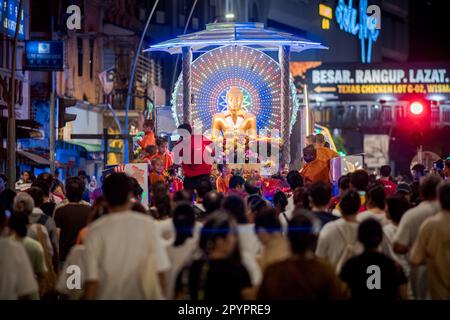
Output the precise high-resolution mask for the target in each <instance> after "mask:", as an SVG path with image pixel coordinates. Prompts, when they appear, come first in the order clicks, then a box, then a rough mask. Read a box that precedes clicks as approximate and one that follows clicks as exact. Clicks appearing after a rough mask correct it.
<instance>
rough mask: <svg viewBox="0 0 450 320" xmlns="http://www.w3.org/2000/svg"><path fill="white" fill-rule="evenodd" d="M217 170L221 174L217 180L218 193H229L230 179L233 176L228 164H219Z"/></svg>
mask: <svg viewBox="0 0 450 320" xmlns="http://www.w3.org/2000/svg"><path fill="white" fill-rule="evenodd" d="M217 169H218V170H219V172H220V176H218V177H217V180H216V189H217V192H221V193H227V192H228V191H229V190H230V179H231V177H232V176H233V175H232V174H231V172H230V168H229V167H228V165H227V164H218V165H217Z"/></svg>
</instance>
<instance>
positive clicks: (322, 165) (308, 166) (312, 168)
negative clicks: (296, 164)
mask: <svg viewBox="0 0 450 320" xmlns="http://www.w3.org/2000/svg"><path fill="white" fill-rule="evenodd" d="M303 160H304V161H305V164H304V165H303V168H302V169H301V170H300V175H301V176H302V177H303V179H304V181H305V184H311V183H315V182H319V181H320V182H325V183H330V170H329V169H328V164H327V163H326V162H325V161H322V160H320V159H317V151H316V149H315V148H314V146H312V145H309V146H307V147H305V148H304V149H303Z"/></svg>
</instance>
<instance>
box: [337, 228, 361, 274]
mask: <svg viewBox="0 0 450 320" xmlns="http://www.w3.org/2000/svg"><path fill="white" fill-rule="evenodd" d="M338 232H339V234H340V236H341V238H342V239H343V240H344V242H345V248H344V251H343V252H342V254H341V257H340V258H339V260H338V262H337V264H336V272H337V274H340V272H341V270H342V267H343V266H344V264H345V263H346V262H347V261H348V260H349V259H350V258H352V257H354V256H356V255H358V254H359V253H360V251H359V247H358V244H357V243H350V242H348V241H347V239H346V238H345V236H344V234H343V232H342V230H341V229H339V228H338Z"/></svg>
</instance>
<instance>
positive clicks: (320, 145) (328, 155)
mask: <svg viewBox="0 0 450 320" xmlns="http://www.w3.org/2000/svg"><path fill="white" fill-rule="evenodd" d="M315 146H316V150H317V159H319V160H321V161H324V162H326V163H327V164H328V165H329V163H330V160H331V159H333V158H336V157H339V154H338V153H337V152H336V151H334V150H331V149H330V148H327V147H325V136H324V135H323V134H321V133H319V134H316V136H315Z"/></svg>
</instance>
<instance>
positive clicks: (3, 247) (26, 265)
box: [0, 237, 38, 300]
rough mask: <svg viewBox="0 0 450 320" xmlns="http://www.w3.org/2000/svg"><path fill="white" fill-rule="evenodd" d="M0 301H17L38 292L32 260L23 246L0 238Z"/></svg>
mask: <svg viewBox="0 0 450 320" xmlns="http://www.w3.org/2000/svg"><path fill="white" fill-rule="evenodd" d="M0 270H1V272H0V300H16V299H18V298H19V297H22V296H25V295H31V294H33V293H34V294H35V293H37V292H38V284H37V282H36V279H35V278H34V272H33V269H32V267H31V263H30V259H29V258H28V255H27V253H26V251H25V249H24V247H23V245H22V244H21V243H19V242H17V241H15V240H13V239H11V238H9V237H2V238H0Z"/></svg>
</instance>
